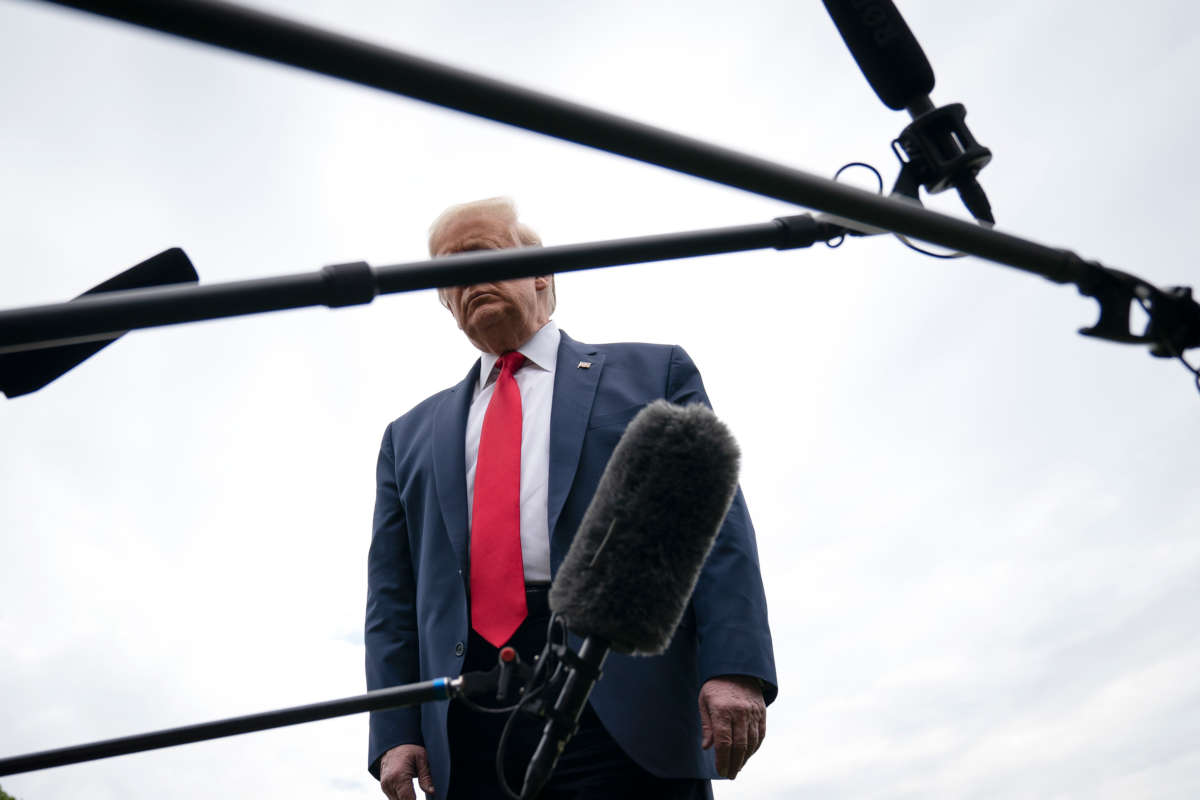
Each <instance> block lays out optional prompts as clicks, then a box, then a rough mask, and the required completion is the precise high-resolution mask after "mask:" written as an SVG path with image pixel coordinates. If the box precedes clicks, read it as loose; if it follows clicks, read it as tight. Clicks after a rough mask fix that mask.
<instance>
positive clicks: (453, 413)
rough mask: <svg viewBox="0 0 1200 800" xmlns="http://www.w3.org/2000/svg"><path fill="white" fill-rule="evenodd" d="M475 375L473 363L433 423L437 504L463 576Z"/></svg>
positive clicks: (475, 366) (439, 410) (440, 406)
mask: <svg viewBox="0 0 1200 800" xmlns="http://www.w3.org/2000/svg"><path fill="white" fill-rule="evenodd" d="M478 375H479V362H478V361H476V362H475V365H474V366H473V367H472V368H471V371H470V372H469V373H467V377H466V378H464V379H463V380H462V381H461V382H460V383H459V384H458V385H457V386H454V387H453V388H452V389H450V393H449V394H448V395H446V397H445V398H444V399H443V400H442V403H441V405H439V406H438V409H437V412H436V415H435V417H434V421H433V475H434V481H435V482H436V484H437V496H438V504H439V505H440V506H441V509H442V519H443V520H444V521H445V523H446V533H447V534H448V535H449V537H450V544H451V545H453V547H454V554H455V555H456V556H458V566H459V569H461V570H462V571H463V574H464V575H466V572H467V457H466V452H465V448H466V438H467V412H468V411H469V410H470V408H471V396H472V394H473V391H472V390H473V389H474V388H475V379H476V377H477V376H478Z"/></svg>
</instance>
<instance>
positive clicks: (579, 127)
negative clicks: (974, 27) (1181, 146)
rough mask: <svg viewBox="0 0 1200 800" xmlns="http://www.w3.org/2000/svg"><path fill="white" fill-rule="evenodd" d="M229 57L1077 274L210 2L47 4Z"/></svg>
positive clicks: (546, 101)
mask: <svg viewBox="0 0 1200 800" xmlns="http://www.w3.org/2000/svg"><path fill="white" fill-rule="evenodd" d="M48 1H49V2H54V3H57V4H58V5H63V6H70V7H72V8H78V9H82V10H85V11H90V12H93V13H95V14H100V15H102V16H107V17H111V18H113V19H118V20H122V21H124V22H130V23H133V24H136V25H142V26H144V27H148V28H154V29H156V30H159V31H163V32H165V33H170V34H174V35H176V36H182V37H184V38H187V39H192V40H195V41H199V42H206V43H208V44H212V45H216V46H218V47H224V48H227V49H229V50H235V51H237V52H241V53H246V54H248V55H252V56H257V57H260V58H265V59H268V60H271V61H276V62H279V63H282V64H290V65H292V66H295V67H299V68H301V69H306V70H310V71H312V72H317V73H320V74H323V75H329V76H332V77H335V78H341V79H343V80H347V81H351V82H353V83H358V84H361V85H363V86H370V87H373V88H376V89H381V90H383V91H386V92H392V93H394V94H400V95H404V96H407V97H411V98H414V99H417V100H423V101H425V102H427V103H433V104H435V105H439V106H443V107H445V108H451V109H454V110H456V111H464V112H466V113H468V114H474V115H476V116H479V117H484V118H485V119H491V120H495V121H496V122H502V123H504V124H506V125H513V126H515V127H518V128H524V129H525V130H528V131H533V132H535V133H542V134H545V135H547V136H553V137H555V138H558V139H563V140H564V141H569V142H575V143H576V144H582V145H586V146H588V147H594V148H596V149H598V150H604V151H607V152H609V153H613V154H615V155H621V156H625V157H627V158H632V159H635V160H638V161H643V162H645V163H648V164H655V165H658V166H660V167H666V168H667V169H672V170H675V171H677V172H682V173H685V174H687V175H694V176H695V177H698V178H704V179H706V180H710V181H714V182H716V183H721V184H724V185H726V186H732V187H734V188H736V189H743V190H745V191H748V192H753V193H755V194H760V195H763V196H766V197H773V198H775V199H777V200H782V201H784V202H787V203H791V204H793V205H798V206H803V207H805V208H813V209H817V210H820V211H824V212H827V213H829V214H834V215H836V216H838V217H841V218H844V219H848V220H854V221H856V222H861V223H864V224H866V225H869V226H873V227H877V228H884V229H886V230H891V231H896V232H898V233H903V234H905V235H907V236H911V237H913V238H916V239H920V240H922V241H926V242H931V243H933V244H937V245H941V246H943V247H948V248H950V249H952V250H957V251H959V252H963V253H970V254H971V255H976V256H979V257H980V258H985V259H988V260H989V261H995V262H997V263H1000V264H1006V265H1008V266H1010V267H1016V268H1017V269H1022V270H1026V271H1029V272H1033V273H1035V274H1038V275H1042V276H1043V277H1046V278H1049V279H1050V280H1052V281H1055V282H1058V283H1064V282H1068V281H1072V280H1074V279H1075V278H1076V277H1077V276H1078V275H1079V274H1080V272H1079V270H1078V269H1076V267H1075V265H1073V264H1072V263H1071V259H1070V258H1069V256H1070V255H1071V254H1068V253H1067V252H1066V251H1064V250H1059V249H1056V248H1052V247H1046V246H1044V245H1040V244H1036V243H1034V242H1031V241H1028V240H1025V239H1021V238H1018V237H1016V236H1010V235H1007V234H1003V233H1000V232H998V231H991V230H985V229H981V228H980V227H979V226H978V225H975V224H974V223H972V222H969V221H967V220H964V219H959V218H957V217H952V216H949V215H946V214H939V213H936V212H932V211H929V210H927V209H923V208H921V207H920V206H917V205H914V204H910V203H903V202H896V201H893V200H891V199H889V198H886V197H881V196H879V195H877V194H874V193H871V192H867V191H864V190H862V189H858V188H856V187H853V186H849V185H847V184H843V183H837V182H835V181H831V180H829V179H827V178H822V177H819V176H817V175H812V174H810V173H807V172H803V171H801V170H798V169H793V168H791V167H787V166H784V165H782V164H777V163H774V162H771V161H767V160H766V159H762V158H756V157H754V156H750V155H746V154H744V153H739V152H737V151H736V150H730V149H728V148H725V147H719V146H717V145H714V144H709V143H708V142H704V141H701V140H699V139H694V138H692V137H688V136H682V135H680V134H677V133H672V132H670V131H667V130H663V129H661V128H656V127H654V126H651V125H646V124H643V123H640V122H636V121H634V120H630V119H626V118H624V117H620V116H618V115H616V114H609V113H606V112H604V111H599V110H597V109H594V108H589V107H588V106H585V105H582V104H579V103H573V102H570V101H567V100H562V99H560V98H557V97H553V96H551V95H548V94H544V93H542V92H535V91H532V90H530V89H526V88H523V87H521V86H517V85H514V84H511V83H506V82H503V81H498V80H495V79H492V78H487V77H484V76H482V75H477V74H474V73H471V72H468V71H466V70H461V69H457V68H454V67H450V66H447V65H445V64H440V63H438V62H435V61H431V60H428V59H424V58H419V57H417V56H413V55H409V54H408V53H403V52H400V51H397V50H391V49H388V48H385V47H381V46H379V45H376V44H371V43H369V42H365V41H362V40H358V39H354V38H351V37H349V36H343V35H339V34H335V33H331V32H329V31H324V30H321V29H319V28H315V27H312V26H309V25H304V24H302V23H299V22H295V21H293V20H289V19H285V18H282V17H278V16H275V15H272V14H267V13H265V12H261V11H256V10H252V9H248V8H242V7H240V6H237V5H234V4H231V3H224V2H216V1H215V0H48Z"/></svg>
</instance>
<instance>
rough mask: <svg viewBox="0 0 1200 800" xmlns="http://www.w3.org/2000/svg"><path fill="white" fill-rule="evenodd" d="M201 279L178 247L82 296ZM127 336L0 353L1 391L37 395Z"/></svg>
mask: <svg viewBox="0 0 1200 800" xmlns="http://www.w3.org/2000/svg"><path fill="white" fill-rule="evenodd" d="M198 280H199V276H197V275H196V268H195V267H193V266H192V262H191V260H189V259H188V257H187V254H186V253H184V252H183V251H182V250H180V249H179V248H178V247H172V248H171V249H169V250H164V251H162V252H161V253H159V254H158V255H156V256H151V257H150V258H148V259H146V260H145V261H143V262H142V263H140V264H137V265H135V266H132V267H130V268H129V269H127V270H125V271H124V272H121V273H119V274H117V275H114V276H113V277H111V278H109V279H108V280H106V281H104V282H103V283H101V284H98V285H96V286H93V287H92V288H91V289H88V290H87V291H86V292H84V293H83V294H81V295H80V296H79V297H85V296H87V295H90V294H100V293H102V292H116V291H121V290H123V289H142V288H145V287H148V286H167V285H169V284H173V283H195V282H196V281H198ZM75 299H76V300H78V299H79V298H78V297H77V298H75ZM124 335H125V333H124V332H123V331H122V332H117V333H113V334H111V335H108V336H100V337H96V338H94V339H88V340H87V341H80V342H72V343H69V344H61V345H55V346H52V347H43V348H39V349H36V350H22V351H20V352H16V353H0V392H2V393H3V394H4V395H5V396H6V397H8V398H9V399H11V398H14V397H20V396H21V395H24V394H29V393H30V392H36V391H37V390H38V389H41V388H42V387H43V386H45V385H46V384H48V383H50V382H51V381H53V380H57V379H58V378H60V377H62V376H63V375H65V374H66V373H67V372H68V371H69V370H72V369H74V368H75V367H77V366H79V365H80V364H81V363H83V362H84V361H85V360H87V359H88V358H91V357H92V356H94V355H95V354H96V353H98V352H100V351H101V350H103V349H104V348H105V347H108V346H109V345H110V344H112V343H113V342H115V341H116V340H117V339H120V338H121V337H122V336H124Z"/></svg>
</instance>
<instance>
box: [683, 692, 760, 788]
mask: <svg viewBox="0 0 1200 800" xmlns="http://www.w3.org/2000/svg"><path fill="white" fill-rule="evenodd" d="M700 725H701V728H702V730H703V732H704V741H703V742H702V743H701V744H702V746H703V747H704V749H705V750H707V749H708V748H710V747H712V746H713V745H714V744H715V745H716V747H717V751H716V756H717V774H718V775H720V776H721V777H722V778H730V779H732V778H736V777H737V774H738V772H740V771H741V769H742V767H743V766H745V765H746V762H747V761H749V760H750V756H752V755H754V753H755V751H756V750H758V747H759V745H761V744H762V741H763V739H764V738H766V735H767V704H766V703H765V702H763V694H762V688H761V685H760V684H759V682H758V679H757V678H750V677H747V676H745V675H722V676H720V677H717V678H710V679H709V680H707V681H705V683H704V685H703V686H702V687H700Z"/></svg>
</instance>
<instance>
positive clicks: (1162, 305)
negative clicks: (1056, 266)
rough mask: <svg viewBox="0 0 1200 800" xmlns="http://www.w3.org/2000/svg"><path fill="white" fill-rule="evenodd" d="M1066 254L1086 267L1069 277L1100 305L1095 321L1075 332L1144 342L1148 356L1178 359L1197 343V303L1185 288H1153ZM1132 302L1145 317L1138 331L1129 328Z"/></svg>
mask: <svg viewBox="0 0 1200 800" xmlns="http://www.w3.org/2000/svg"><path fill="white" fill-rule="evenodd" d="M1070 258H1071V260H1072V261H1074V262H1076V264H1082V265H1084V266H1086V267H1087V269H1085V270H1084V271H1083V272H1082V273H1081V277H1079V278H1077V279H1076V280H1075V284H1076V286H1078V287H1079V293H1080V294H1082V295H1085V296H1087V297H1091V298H1092V299H1094V300H1095V301H1096V302H1097V303H1098V304H1099V305H1100V318H1099V319H1098V320H1097V321H1096V324H1095V325H1092V326H1091V327H1088V328H1080V329H1079V332H1080V333H1081V334H1083V335H1084V336H1090V337H1093V338H1095V339H1106V340H1108V341H1110V342H1120V343H1122V344H1144V345H1149V346H1150V355H1152V356H1156V357H1158V358H1176V357H1180V356H1181V354H1182V353H1183V351H1185V350H1187V349H1190V348H1193V347H1200V304H1197V302H1196V301H1195V300H1194V299H1193V298H1192V290H1191V288H1190V287H1187V286H1168V287H1166V288H1164V289H1159V288H1158V287H1156V286H1154V285H1152V284H1149V283H1147V282H1146V281H1144V280H1142V279H1141V278H1139V277H1137V276H1136V275H1130V274H1129V273H1127V272H1122V271H1121V270H1118V269H1112V268H1111V267H1105V266H1102V265H1101V264H1097V263H1095V262H1085V261H1083V259H1080V258H1079V257H1078V256H1076V255H1075V254H1073V253H1072V254H1070ZM1134 302H1137V303H1139V304H1140V305H1141V306H1142V308H1143V310H1145V312H1146V316H1147V317H1148V318H1149V321H1148V322H1147V324H1146V329H1145V330H1144V331H1143V332H1142V333H1140V334H1137V333H1134V332H1133V330H1132V328H1131V324H1130V322H1131V321H1130V319H1129V312H1130V310H1131V309H1132V304H1133V303H1134Z"/></svg>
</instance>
